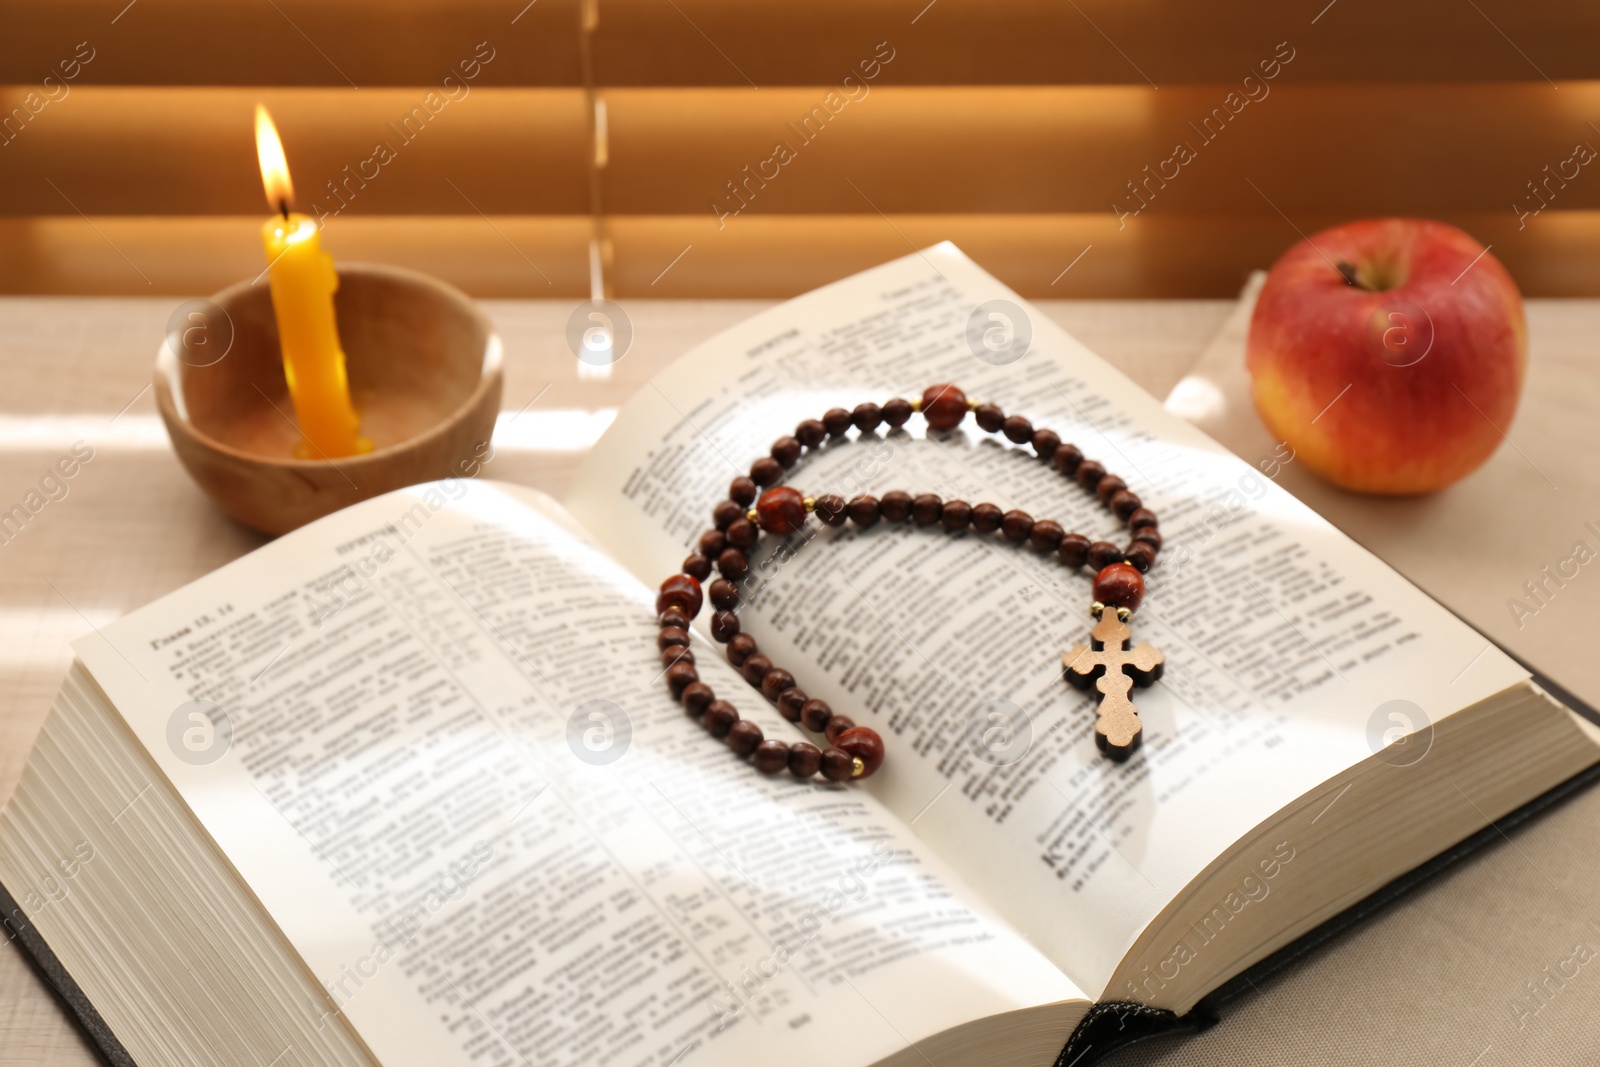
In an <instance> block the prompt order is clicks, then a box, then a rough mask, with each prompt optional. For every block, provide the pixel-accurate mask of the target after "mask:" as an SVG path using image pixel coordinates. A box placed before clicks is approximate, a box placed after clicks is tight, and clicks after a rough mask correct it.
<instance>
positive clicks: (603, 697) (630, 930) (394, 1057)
mask: <svg viewBox="0 0 1600 1067" xmlns="http://www.w3.org/2000/svg"><path fill="white" fill-rule="evenodd" d="M652 603H653V594H652V593H650V592H648V591H647V590H646V589H644V587H642V586H641V585H640V584H639V583H638V582H637V581H635V580H634V579H633V578H632V577H631V576H629V575H628V574H627V573H626V572H625V571H624V570H623V569H622V568H620V567H619V566H618V565H616V564H615V563H613V562H612V561H610V560H608V559H607V558H606V557H605V556H603V555H602V554H601V553H599V552H598V551H597V550H595V549H594V548H592V547H591V546H589V545H587V544H586V543H584V542H583V541H582V539H581V536H580V534H579V533H578V532H577V531H576V529H575V527H573V526H572V525H571V522H570V519H565V518H563V517H562V516H561V514H560V512H559V508H557V507H556V506H555V505H554V504H551V503H549V502H548V501H544V500H543V499H542V498H539V497H537V495H536V494H532V493H531V492H528V491H520V492H518V491H513V490H511V489H510V488H509V487H499V486H495V485H492V484H474V483H468V482H465V481H462V480H459V479H455V480H450V481H446V482H442V483H435V484H433V485H431V486H422V487H418V488H416V489H412V490H402V491H400V492H398V493H394V494H390V495H388V496H385V497H381V498H379V499H377V500H374V501H369V502H368V503H365V504H362V505H359V506H357V507H355V508H352V509H349V510H347V511H345V512H342V513H340V514H338V515H335V516H333V517H331V518H329V519H326V520H323V521H322V522H319V523H316V524H314V525H313V526H311V527H308V528H307V529H305V530H302V531H299V532H297V533H295V534H291V535H289V536H287V537H285V538H283V539H282V540H280V541H278V542H276V543H274V544H271V545H268V546H267V547H265V548H263V549H261V550H260V551H258V552H256V553H253V554H252V555H250V556H247V557H245V558H244V559H242V560H240V561H238V562H236V563H234V564H232V565H230V566H228V567H226V568H223V569H222V570H221V571H218V572H217V573H215V574H213V575H210V576H209V577H207V578H205V579H202V580H201V581H199V582H197V583H195V584H194V585H192V586H189V587H188V588H186V589H184V590H182V591H180V592H179V593H175V594H173V595H171V596H168V597H166V598H164V599H163V600H161V601H159V602H158V603H156V604H154V605H151V606H150V607H147V608H145V609H143V610H141V611H138V612H135V613H133V614H132V615H130V616H128V617H126V618H124V619H122V620H120V621H118V622H117V623H115V624H113V625H111V626H108V627H106V628H105V629H104V630H103V631H102V632H100V633H98V634H96V635H92V636H89V637H86V638H84V639H83V640H82V641H81V642H80V643H79V649H78V650H79V654H80V656H81V658H82V659H83V661H84V662H85V664H86V666H87V667H88V669H89V670H90V671H91V672H92V674H93V676H94V677H95V679H96V680H97V681H98V682H99V683H100V685H101V686H102V687H103V688H104V689H105V691H106V693H107V694H108V695H109V696H110V698H111V699H112V701H113V703H114V704H115V705H116V706H117V707H118V709H119V710H120V711H121V712H122V714H123V715H124V717H125V718H126V719H127V721H128V724H129V725H130V726H131V727H132V729H133V731H134V733H135V734H136V735H137V736H138V738H139V739H140V740H141V741H142V742H143V743H144V745H145V746H146V747H147V748H148V749H149V750H150V752H151V754H152V756H154V758H155V760H156V762H157V764H158V765H159V766H160V768H161V770H162V772H163V773H164V774H165V775H166V776H167V777H168V778H169V779H170V780H171V782H172V784H173V785H174V786H175V788H176V791H177V792H178V794H179V795H181V797H182V798H183V799H184V800H185V802H186V803H187V804H188V805H189V807H190V808H191V809H192V811H193V812H194V814H195V816H196V817H197V818H198V819H199V821H200V822H201V823H202V824H203V825H204V827H205V829H206V830H207V831H208V832H209V833H210V834H211V836H212V837H213V838H214V839H215V841H216V843H217V845H218V847H219V848H220V850H221V851H222V853H223V854H224V855H225V856H226V857H227V858H228V859H229V860H230V861H231V863H232V864H233V866H234V867H235V868H236V869H237V870H238V872H239V874H240V875H241V877H242V879H243V880H244V882H245V883H246V884H247V885H248V886H249V888H250V890H251V891H253V892H254V893H255V895H256V896H257V897H258V898H259V900H260V902H261V904H262V905H263V906H264V907H265V909H266V911H267V913H268V914H269V915H270V916H271V918H272V920H273V921H274V922H275V923H276V924H277V925H278V927H279V928H280V929H281V930H282V931H283V933H284V934H285V936H286V937H287V938H288V940H289V941H290V942H291V943H292V944H293V946H294V947H295V949H296V950H297V951H298V952H299V954H300V955H301V957H302V958H303V959H304V961H305V963H306V966H307V967H308V968H309V970H310V971H311V972H312V974H314V976H315V977H316V979H317V981H318V982H320V983H321V984H322V986H323V988H324V989H325V991H326V994H327V995H326V997H325V998H320V999H319V1000H318V1001H317V1002H315V1003H308V1004H306V1005H303V1006H302V1008H301V1010H304V1011H307V1012H310V1013H312V1014H313V1017H314V1018H315V1019H316V1020H317V1022H318V1024H319V1025H339V1024H340V1023H339V1017H340V1016H342V1017H343V1018H344V1019H346V1020H348V1022H349V1024H350V1025H351V1026H352V1027H353V1028H354V1030H355V1032H356V1033H357V1034H358V1036H359V1037H361V1038H362V1039H363V1040H364V1041H365V1042H366V1044H367V1045H368V1047H370V1048H371V1050H372V1051H373V1053H374V1055H375V1057H376V1059H377V1060H378V1061H379V1062H381V1063H383V1064H384V1065H385V1067H401V1065H410V1064H416V1065H419V1067H420V1065H427V1067H435V1065H437V1064H439V1063H446V1062H449V1063H468V1062H470V1063H473V1064H483V1065H494V1067H501V1065H513V1064H524V1063H539V1064H541V1065H550V1067H587V1065H592V1064H601V1063H603V1064H609V1065H614V1067H624V1065H641V1067H642V1065H662V1067H665V1065H668V1064H690V1065H692V1064H717V1063H743V1062H757V1061H758V1060H759V1050H761V1049H763V1048H769V1047H771V1046H772V1044H773V1043H777V1042H781V1043H782V1044H783V1045H784V1047H785V1048H786V1049H788V1050H791V1051H792V1052H794V1053H795V1054H796V1055H799V1056H801V1057H802V1058H810V1059H813V1060H814V1061H815V1062H849V1063H861V1064H868V1063H872V1062H874V1061H876V1060H878V1059H879V1058H881V1057H883V1056H887V1055H889V1054H890V1053H893V1052H896V1051H898V1050H901V1049H903V1048H904V1047H905V1045H906V1044H907V1042H914V1041H916V1040H919V1039H921V1038H924V1037H927V1036H928V1035H930V1034H932V1033H935V1032H937V1031H940V1030H943V1029H945V1028H946V1027H948V1026H952V1025H956V1024H959V1023H961V1022H963V1021H966V1020H969V1019H976V1018H981V1017H984V1016H988V1015H992V1014H997V1013H1001V1012H1006V1011H1011V1010H1015V1009H1019V1008H1023V1007H1026V1006H1030V1005H1037V1004H1041V1003H1051V1002H1058V1001H1065V1000H1069V999H1072V998H1078V997H1081V994H1080V993H1079V991H1078V990H1077V989H1076V987H1074V986H1073V985H1072V984H1071V983H1070V982H1069V981H1068V980H1067V979H1066V978H1064V977H1063V976H1062V975H1061V973H1060V972H1059V971H1058V970H1057V969H1056V968H1054V967H1052V966H1051V965H1050V964H1049V963H1048V962H1046V961H1045V960H1044V959H1043V957H1042V956H1040V955H1039V954H1038V953H1037V952H1036V951H1035V950H1033V949H1032V948H1030V947H1029V946H1028V945H1027V944H1026V943H1025V942H1024V941H1022V940H1021V939H1020V938H1018V937H1017V936H1016V935H1015V934H1014V933H1012V932H1010V931H1009V929H1008V928H1007V927H1006V925H1005V924H1004V923H1003V922H1001V921H999V920H997V919H996V918H994V917H993V916H992V914H991V913H990V912H989V911H988V909H986V908H985V907H984V906H982V905H981V904H978V903H975V902H974V900H975V898H973V897H972V895H971V893H970V891H968V890H966V889H964V888H962V886H961V884H960V879H959V878H958V877H957V876H955V875H953V874H951V873H950V872H949V871H948V870H947V869H946V867H945V866H944V864H942V863H941V862H940V861H939V860H937V859H936V858H934V857H931V856H930V855H929V854H928V852H927V850H926V849H925V847H924V846H922V845H921V844H920V843H919V842H918V841H917V840H916V838H915V837H913V836H911V835H910V834H908V833H906V832H905V831H904V830H903V829H901V828H900V827H899V826H898V824H897V821H896V820H895V819H893V818H892V817H891V816H889V815H888V814H887V813H886V812H885V811H884V809H883V807H882V806H881V804H880V803H879V802H878V801H877V800H876V799H875V798H873V797H872V796H871V795H870V794H867V793H864V792H862V791H860V790H852V789H848V788H845V787H840V786H832V785H828V784H826V783H811V784H803V783H798V782H796V781H794V780H793V779H792V778H789V777H788V776H784V777H783V778H775V779H769V778H764V777H762V776H761V775H758V774H755V773H753V772H752V771H751V770H750V768H749V767H748V766H746V765H744V764H742V763H740V762H739V761H738V760H737V759H735V758H734V757H733V756H732V755H731V754H730V753H729V752H728V751H727V749H726V747H725V746H724V745H722V744H720V743H717V742H714V741H712V740H711V739H709V738H708V737H707V736H706V734H705V732H704V731H703V730H702V729H701V728H700V727H699V726H698V725H697V724H696V723H694V722H693V721H692V720H690V719H689V718H688V717H687V716H685V715H684V713H683V711H682V709H681V708H680V707H679V706H678V705H677V704H675V703H674V702H673V701H672V700H671V698H670V696H669V695H668V694H667V692H666V691H665V687H664V686H663V685H662V684H661V682H660V675H661V670H662V668H661V663H660V658H659V653H658V652H657V650H656V645H655V637H656V629H657V627H656V624H655V622H654V610H653V607H652ZM700 658H701V659H702V661H703V662H705V663H706V667H705V669H704V670H703V672H702V673H703V677H705V678H706V679H707V680H708V681H709V682H711V683H712V684H714V685H715V686H717V687H718V688H720V689H722V690H724V691H730V692H731V691H732V690H733V689H734V687H735V686H736V685H737V684H739V683H738V682H737V680H736V677H735V676H734V674H733V672H732V670H731V669H730V668H728V667H727V666H726V665H725V664H723V663H721V662H720V661H719V660H718V658H717V657H716V656H715V655H714V654H713V653H712V650H711V649H710V648H709V646H707V647H704V648H702V649H701V657H700ZM752 717H753V718H756V719H757V721H758V722H760V723H761V725H762V726H763V727H764V728H765V729H766V730H767V732H768V734H769V736H782V733H781V731H783V730H785V729H787V728H789V727H788V724H786V723H784V722H783V720H782V719H781V718H780V717H778V716H777V715H776V714H770V713H769V714H765V715H754V716H752ZM1063 1019H1064V1021H1063V1024H1062V1028H1061V1033H1060V1039H1061V1042H1064V1041H1065V1040H1066V1037H1067V1034H1068V1033H1069V1032H1070V1024H1071V1022H1072V1021H1074V1017H1073V1016H1072V1013H1070V1012H1068V1013H1065V1014H1064V1015H1063Z"/></svg>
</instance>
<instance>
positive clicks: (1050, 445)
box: [1033, 430, 1061, 461]
mask: <svg viewBox="0 0 1600 1067" xmlns="http://www.w3.org/2000/svg"><path fill="white" fill-rule="evenodd" d="M1060 447H1061V435H1060V434H1058V433H1056V432H1055V431H1054V430H1035V431H1033V450H1034V452H1036V453H1038V456H1039V458H1040V459H1042V460H1046V461H1048V460H1049V459H1050V458H1051V457H1052V456H1054V455H1055V454H1056V449H1058V448H1060Z"/></svg>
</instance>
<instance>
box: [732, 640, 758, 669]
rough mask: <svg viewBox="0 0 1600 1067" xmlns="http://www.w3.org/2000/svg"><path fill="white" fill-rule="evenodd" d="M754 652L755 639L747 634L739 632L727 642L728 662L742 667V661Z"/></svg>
mask: <svg viewBox="0 0 1600 1067" xmlns="http://www.w3.org/2000/svg"><path fill="white" fill-rule="evenodd" d="M755 653H756V639H755V638H753V637H751V636H750V635H749V634H739V635H738V636H737V637H735V638H734V639H733V640H732V641H729V642H728V662H729V663H731V664H733V665H734V666H735V667H743V666H744V661H745V660H747V659H749V658H750V657H751V656H753V655H755Z"/></svg>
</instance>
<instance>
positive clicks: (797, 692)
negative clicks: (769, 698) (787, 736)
mask: <svg viewBox="0 0 1600 1067" xmlns="http://www.w3.org/2000/svg"><path fill="white" fill-rule="evenodd" d="M808 699H810V698H809V697H807V696H806V691H805V690H804V689H801V688H800V687H799V686H797V685H791V686H790V687H789V688H787V689H785V690H784V691H783V692H781V693H779V694H778V714H779V715H782V716H783V717H784V718H785V719H788V720H789V721H790V722H799V721H800V709H801V708H803V707H805V704H806V701H807V700H808Z"/></svg>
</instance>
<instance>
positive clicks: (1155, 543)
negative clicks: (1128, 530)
mask: <svg viewBox="0 0 1600 1067" xmlns="http://www.w3.org/2000/svg"><path fill="white" fill-rule="evenodd" d="M1133 539H1134V540H1135V541H1143V542H1144V543H1145V544H1147V545H1149V546H1150V547H1151V548H1153V549H1155V550H1156V551H1157V552H1159V551H1161V545H1162V544H1163V542H1162V540H1161V531H1160V530H1158V529H1156V528H1155V527H1154V526H1141V527H1139V528H1138V529H1137V530H1135V531H1133Z"/></svg>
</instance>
